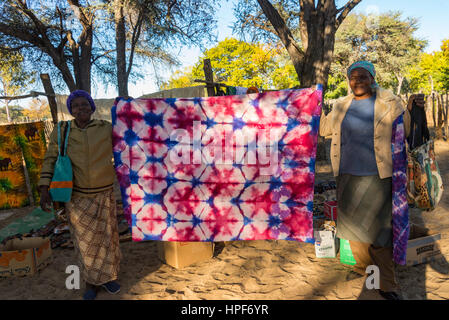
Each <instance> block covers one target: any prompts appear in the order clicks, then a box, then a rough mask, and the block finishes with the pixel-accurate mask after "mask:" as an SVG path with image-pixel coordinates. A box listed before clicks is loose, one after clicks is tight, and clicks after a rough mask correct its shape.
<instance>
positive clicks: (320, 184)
mask: <svg viewBox="0 0 449 320" xmlns="http://www.w3.org/2000/svg"><path fill="white" fill-rule="evenodd" d="M336 201H337V184H336V183H335V181H331V180H329V181H317V182H316V183H315V187H314V196H313V219H323V218H325V214H324V213H325V203H326V202H336Z"/></svg>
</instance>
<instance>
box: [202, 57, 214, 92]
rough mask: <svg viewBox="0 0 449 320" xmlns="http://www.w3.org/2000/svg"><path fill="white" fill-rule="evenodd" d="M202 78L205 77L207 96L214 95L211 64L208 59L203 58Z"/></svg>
mask: <svg viewBox="0 0 449 320" xmlns="http://www.w3.org/2000/svg"><path fill="white" fill-rule="evenodd" d="M203 69H204V78H205V79H206V88H207V96H208V97H213V96H215V88H214V85H213V84H210V83H212V82H214V73H213V71H212V65H211V63H210V59H204V66H203Z"/></svg>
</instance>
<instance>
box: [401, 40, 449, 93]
mask: <svg viewBox="0 0 449 320" xmlns="http://www.w3.org/2000/svg"><path fill="white" fill-rule="evenodd" d="M408 76H409V77H410V88H411V90H413V91H415V92H418V91H422V92H423V93H426V94H430V93H431V92H432V91H433V92H440V93H443V92H447V91H449V39H448V40H444V41H443V43H442V45H441V50H440V51H435V52H432V53H422V54H421V56H420V60H419V62H418V63H417V64H416V65H415V66H412V67H410V68H409V75H408Z"/></svg>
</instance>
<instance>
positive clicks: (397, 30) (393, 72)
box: [329, 12, 427, 95]
mask: <svg viewBox="0 0 449 320" xmlns="http://www.w3.org/2000/svg"><path fill="white" fill-rule="evenodd" d="M417 29H418V21H417V19H415V18H405V19H404V18H403V17H402V14H401V13H400V12H388V13H383V14H379V15H372V16H367V15H363V14H351V15H349V16H348V17H347V18H346V20H345V21H344V22H343V24H342V25H341V27H340V29H339V30H338V31H337V34H336V37H335V51H334V59H333V63H332V65H331V77H332V79H333V80H334V81H333V82H332V84H331V92H330V93H329V95H332V94H333V92H332V91H333V90H335V89H337V88H339V89H337V90H341V88H343V84H342V82H346V70H347V68H348V67H349V66H350V65H351V64H352V63H353V62H355V61H358V60H368V61H371V62H372V63H373V64H374V65H375V67H376V80H377V82H378V83H379V84H380V85H381V86H382V87H385V88H391V89H393V90H395V91H396V93H397V94H399V93H401V89H402V87H403V83H404V80H406V76H407V70H408V68H410V67H411V66H413V65H416V64H417V63H418V62H419V56H420V54H421V52H422V51H423V49H424V47H425V46H426V45H427V42H426V41H424V40H421V39H419V38H417V36H416V35H415V32H416V30H417Z"/></svg>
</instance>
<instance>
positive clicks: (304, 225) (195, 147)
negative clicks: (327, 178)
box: [112, 89, 322, 242]
mask: <svg viewBox="0 0 449 320" xmlns="http://www.w3.org/2000/svg"><path fill="white" fill-rule="evenodd" d="M321 100H322V91H321V90H320V89H317V90H315V89H302V90H284V91H274V92H266V93H261V94H249V95H241V96H220V97H207V98H178V99H174V98H173V99H138V100H124V99H117V100H116V102H115V104H114V107H113V108H112V121H113V144H114V158H115V166H116V172H117V177H118V181H119V183H120V189H121V192H122V199H123V207H124V210H125V214H126V215H127V216H128V218H129V222H130V225H131V226H132V235H133V240H134V241H142V240H163V241H231V240H262V239H286V240H296V241H306V242H313V228H312V210H313V186H314V180H315V155H316V145H317V134H318V127H319V117H320V114H321ZM270 134H271V136H270ZM238 137H244V140H243V141H242V140H241V139H239V138H238ZM229 146H230V147H229ZM220 150H221V151H220ZM264 151H265V153H264ZM182 159H184V160H187V161H188V162H189V163H187V164H186V163H182V162H181V163H180V160H182ZM220 159H221V160H222V161H220Z"/></svg>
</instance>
